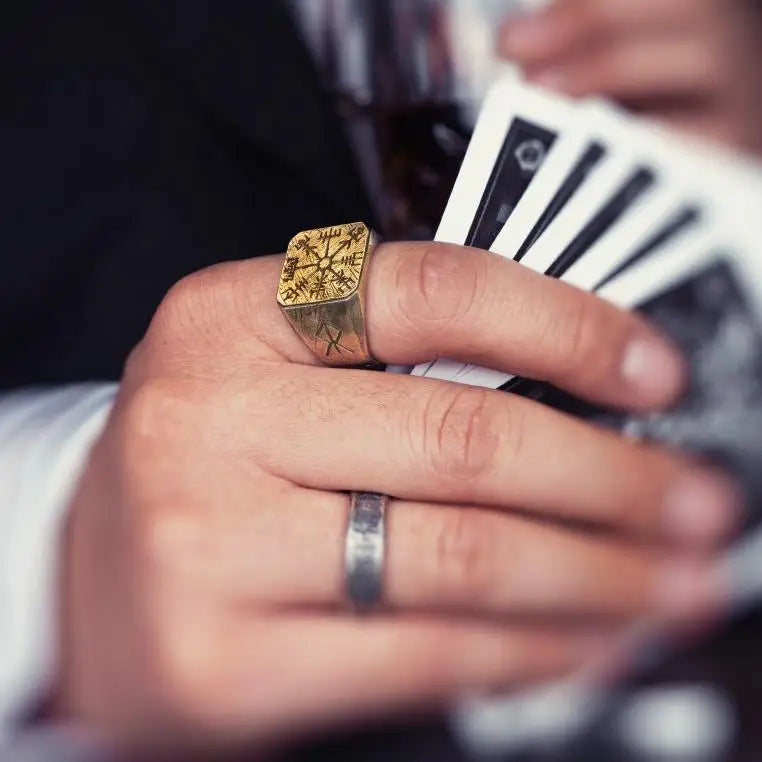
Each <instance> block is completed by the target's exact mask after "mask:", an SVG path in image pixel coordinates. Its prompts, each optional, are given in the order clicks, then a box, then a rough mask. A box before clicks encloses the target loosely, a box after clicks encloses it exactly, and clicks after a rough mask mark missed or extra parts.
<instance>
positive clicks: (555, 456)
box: [210, 368, 736, 538]
mask: <svg viewBox="0 0 762 762" xmlns="http://www.w3.org/2000/svg"><path fill="white" fill-rule="evenodd" d="M262 382H263V383H264V384H265V386H264V387H263V388H262V389H259V388H254V389H253V390H252V392H251V394H253V395H254V397H255V398H257V399H259V398H261V396H262V395H263V394H267V397H268V400H269V402H270V404H269V406H268V408H267V409H266V410H264V411H263V410H261V405H258V404H257V403H256V400H255V399H252V404H251V405H250V406H248V407H246V408H241V406H240V402H239V401H237V402H236V410H235V416H237V418H236V419H235V421H234V422H233V423H232V424H229V425H233V426H235V427H236V428H235V429H234V431H231V435H230V437H231V439H232V440H235V439H239V438H240V439H241V440H242V441H244V442H245V445H244V446H245V451H246V452H249V453H251V452H255V453H256V457H257V459H258V461H259V462H260V463H261V465H262V466H263V467H264V468H267V469H268V470H270V471H271V472H272V473H274V474H277V475H278V476H280V477H282V478H284V479H287V480H289V481H291V482H293V483H296V484H300V485H302V486H305V487H310V488H315V489H325V490H366V491H375V492H384V493H387V494H391V495H394V496H396V497H400V498H405V499H408V500H424V501H435V502H446V503H453V502H458V503H464V504H475V505H491V506H498V507H501V508H521V509H524V510H527V511H531V512H536V513H540V514H543V515H549V516H553V517H556V518H561V519H564V520H582V521H590V522H595V523H599V524H601V525H606V526H610V527H617V528H618V529H620V530H621V531H630V532H633V531H634V532H637V533H641V534H645V535H648V536H659V537H664V536H673V537H682V538H695V537H696V536H703V537H706V536H708V535H711V536H715V535H716V534H717V532H718V530H719V529H722V528H723V527H727V526H729V525H731V524H732V522H733V514H734V512H735V509H736V507H735V498H734V496H733V493H732V490H731V489H730V488H729V487H727V485H725V483H724V481H722V480H719V479H718V478H717V477H714V476H712V475H707V474H705V473H704V472H703V471H698V470H696V469H695V467H694V466H692V465H691V464H689V463H687V462H686V461H685V460H684V459H682V458H681V457H678V456H677V455H671V454H667V453H665V452H662V451H659V450H656V449H653V448H650V447H645V446H642V445H638V444H635V443H632V442H629V441H627V440H624V439H622V438H620V437H618V436H616V435H614V434H612V433H610V432H607V431H603V430H601V429H598V428H595V427H592V426H589V425H587V424H585V423H582V422H580V421H577V420H574V419H572V418H569V417H567V416H565V415H562V414H560V413H558V412H556V411H553V410H551V409H549V408H546V407H544V406H542V405H540V404H537V403H534V402H532V401H529V400H525V399H523V398H520V397H516V396H513V395H507V394H505V393H502V392H494V391H489V390H484V389H478V388H474V387H466V386H459V385H455V384H448V383H443V382H438V381H431V380H427V379H420V378H411V377H406V376H395V375H392V374H378V373H370V372H365V371H347V370H332V371H326V370H323V369H316V368H312V369H304V373H302V374H301V375H300V376H299V377H298V378H294V377H293V376H292V375H288V376H284V375H279V374H278V372H274V373H273V374H272V375H271V376H270V377H268V378H266V379H263V380H262ZM257 395H259V397H257ZM210 404H212V405H213V408H214V411H215V415H220V416H223V417H230V418H233V417H234V415H233V412H232V411H231V413H230V416H228V414H227V413H226V410H225V406H226V405H229V404H230V403H229V402H227V401H226V398H225V397H223V398H221V399H220V400H219V401H215V402H212V403H210ZM249 411H250V412H249ZM241 417H242V418H243V420H244V421H245V426H243V427H242V428H243V430H242V431H241V430H239V429H238V428H237V427H239V426H241V424H240V423H239V420H238V419H240V418H241ZM549 454H550V455H549Z"/></svg>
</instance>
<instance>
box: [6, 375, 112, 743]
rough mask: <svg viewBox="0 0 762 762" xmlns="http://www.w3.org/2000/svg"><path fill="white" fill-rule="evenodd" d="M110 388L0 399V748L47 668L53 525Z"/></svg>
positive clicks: (108, 402)
mask: <svg viewBox="0 0 762 762" xmlns="http://www.w3.org/2000/svg"><path fill="white" fill-rule="evenodd" d="M116 389H117V386H116V385H114V384H87V385H77V386H69V387H64V388H59V389H55V390H51V389H48V390H45V389H35V390H24V391H21V392H13V393H9V394H6V395H3V396H0V654H1V655H2V657H1V659H2V660H1V661H0V749H1V748H2V746H3V743H4V741H5V742H7V741H8V740H9V738H10V735H11V731H12V729H13V727H14V725H15V724H16V723H18V722H19V721H21V720H22V719H23V718H24V715H25V714H27V713H28V712H29V711H30V710H31V709H32V708H33V707H34V706H35V704H36V703H37V702H39V701H40V700H41V699H42V697H43V696H44V694H45V691H46V689H47V688H48V687H49V682H50V680H51V678H52V675H53V671H54V669H55V659H56V653H55V644H56V641H57V633H56V628H57V621H56V613H57V600H56V596H57V585H58V572H59V562H60V553H59V550H60V538H61V530H62V528H63V524H64V518H65V514H66V509H67V507H68V505H69V502H70V500H71V498H72V494H73V491H74V489H75V487H76V484H77V482H78V480H79V477H80V475H81V473H82V470H83V469H84V466H85V463H86V461H87V458H88V456H89V453H90V449H91V447H92V445H93V443H94V442H95V440H96V439H97V437H98V436H99V435H100V433H101V431H102V429H103V426H104V424H105V422H106V419H107V417H108V414H109V412H110V410H111V407H112V404H113V399H114V395H115V392H116Z"/></svg>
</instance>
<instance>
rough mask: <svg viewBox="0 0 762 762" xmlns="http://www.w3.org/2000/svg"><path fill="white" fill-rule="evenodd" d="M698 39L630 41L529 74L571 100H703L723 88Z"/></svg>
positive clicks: (718, 65)
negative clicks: (595, 97)
mask: <svg viewBox="0 0 762 762" xmlns="http://www.w3.org/2000/svg"><path fill="white" fill-rule="evenodd" d="M713 53H716V51H712V50H711V46H708V45H707V44H706V41H705V40H704V39H701V38H698V39H697V38H691V37H688V36H679V37H667V38H638V37H631V38H628V39H624V40H617V41H615V42H614V43H613V44H611V45H603V46H592V47H590V48H588V49H587V50H585V51H581V52H579V53H578V54H577V55H575V56H571V57H568V58H565V59H561V60H559V61H555V62H554V63H552V64H548V65H547V66H545V67H540V68H537V69H535V70H534V71H531V70H530V72H529V73H528V79H529V80H530V81H533V82H535V83H536V84H539V85H541V86H543V87H547V88H549V89H551V90H555V91H557V92H562V93H565V94H567V95H571V96H574V97H581V96H587V95H606V96H609V97H612V98H617V99H621V100H627V99H637V98H666V97H668V96H669V97H676V98H679V97H684V96H690V97H692V98H698V97H704V96H707V95H711V94H712V93H715V92H717V91H718V90H719V89H720V88H721V86H722V83H723V65H722V61H721V60H718V56H716V55H713Z"/></svg>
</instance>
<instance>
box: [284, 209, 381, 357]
mask: <svg viewBox="0 0 762 762" xmlns="http://www.w3.org/2000/svg"><path fill="white" fill-rule="evenodd" d="M377 242H378V239H377V236H376V235H375V234H374V233H373V232H372V231H371V230H370V229H369V228H368V227H367V225H365V224H364V223H362V222H352V223H349V224H347V225H335V226H333V227H330V228H320V229H318V230H306V231H304V232H302V233H299V234H298V235H296V236H294V238H293V239H292V240H291V243H289V245H288V250H287V252H286V260H285V262H284V263H283V270H282V272H281V275H280V283H279V284H278V305H279V306H280V308H281V311H282V312H283V314H284V315H285V316H286V318H287V319H288V321H289V322H290V323H291V326H292V327H293V329H294V330H295V331H296V332H297V334H299V336H300V337H301V339H302V341H303V342H304V343H305V344H306V345H307V346H308V347H309V348H310V350H312V352H313V353H314V354H315V355H316V357H318V359H319V360H320V361H321V362H323V363H326V364H327V365H369V364H371V363H373V362H374V360H373V358H372V357H371V355H370V352H369V351H368V339H367V336H366V333H365V291H366V289H365V281H366V278H367V273H368V269H369V268H368V263H369V261H370V257H371V255H372V253H373V250H374V248H375V246H376V245H377Z"/></svg>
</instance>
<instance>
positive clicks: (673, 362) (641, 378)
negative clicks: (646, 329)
mask: <svg viewBox="0 0 762 762" xmlns="http://www.w3.org/2000/svg"><path fill="white" fill-rule="evenodd" d="M620 372H621V375H622V378H623V379H624V381H625V382H626V383H627V384H629V385H630V386H631V387H632V388H633V389H634V390H635V391H637V393H638V395H639V396H640V397H641V401H642V402H643V404H647V405H661V404H666V403H668V402H671V401H672V400H673V399H675V397H676V396H677V395H678V394H679V393H680V391H681V390H682V389H683V388H684V387H685V383H686V375H687V371H686V366H685V361H684V360H683V358H682V357H681V356H680V354H679V353H678V352H677V350H675V349H674V348H673V347H671V346H670V345H669V344H667V343H666V342H665V341H663V340H661V339H659V338H657V337H650V336H639V337H638V338H636V339H633V340H632V341H631V342H630V344H629V345H628V346H627V349H626V350H625V353H624V357H623V358H622V365H621V371H620Z"/></svg>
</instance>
